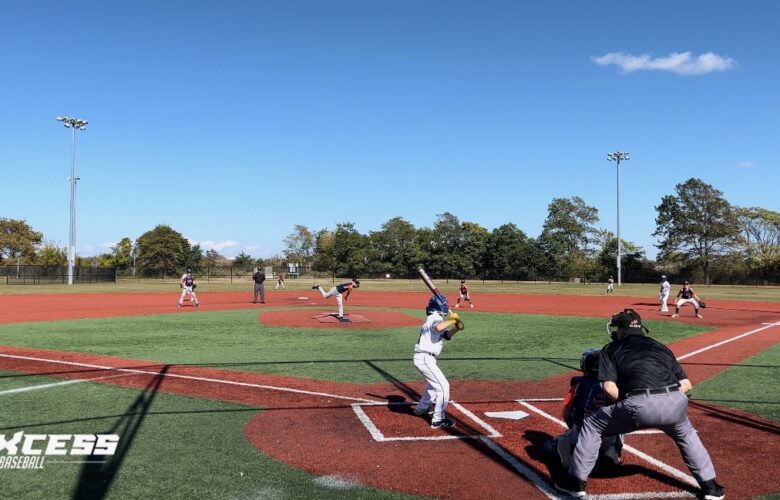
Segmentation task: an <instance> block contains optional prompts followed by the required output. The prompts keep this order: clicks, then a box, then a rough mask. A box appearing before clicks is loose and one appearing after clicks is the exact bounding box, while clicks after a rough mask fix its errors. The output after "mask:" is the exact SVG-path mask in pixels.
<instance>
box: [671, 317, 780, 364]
mask: <svg viewBox="0 0 780 500" xmlns="http://www.w3.org/2000/svg"><path fill="white" fill-rule="evenodd" d="M763 324H764V325H765V326H762V327H761V328H756V329H755V330H751V331H749V332H746V333H743V334H740V335H737V336H736V337H731V338H730V339H726V340H722V341H720V342H717V343H715V344H712V345H709V346H707V347H702V348H701V349H699V350H697V351H693V352H689V353H688V354H684V355H682V356H679V357H678V358H677V360H678V361H682V360H683V359H685V358H690V357H691V356H695V355H697V354H699V353H702V352H704V351H709V350H710V349H715V348H716V347H720V346H722V345H723V344H728V343H729V342H734V341H735V340H739V339H741V338H744V337H747V336H748V335H753V334H754V333H758V332H763V331H764V330H766V329H767V328H772V327H773V326H780V322H778V323H763Z"/></svg>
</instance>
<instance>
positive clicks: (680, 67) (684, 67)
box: [591, 52, 737, 75]
mask: <svg viewBox="0 0 780 500" xmlns="http://www.w3.org/2000/svg"><path fill="white" fill-rule="evenodd" d="M591 59H592V60H593V62H595V63H596V64H598V65H599V66H610V65H615V66H617V67H618V68H620V71H621V72H623V73H633V72H634V71H669V72H672V73H677V74H679V75H703V74H705V73H712V72H713V71H728V70H730V69H732V68H734V67H735V66H736V65H737V61H735V60H734V59H732V58H730V57H722V56H720V55H718V54H715V53H714V52H707V53H706V54H701V55H699V56H695V57H694V56H692V55H691V53H690V52H672V53H671V54H669V55H668V56H666V57H652V56H650V55H649V54H642V55H639V56H635V55H632V54H626V53H623V52H610V53H609V54H606V55H603V56H599V57H592V58H591Z"/></svg>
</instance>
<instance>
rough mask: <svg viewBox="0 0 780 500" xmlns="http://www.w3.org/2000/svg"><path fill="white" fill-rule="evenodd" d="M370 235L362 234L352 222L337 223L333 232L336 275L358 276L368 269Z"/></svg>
mask: <svg viewBox="0 0 780 500" xmlns="http://www.w3.org/2000/svg"><path fill="white" fill-rule="evenodd" d="M368 250H369V245H368V237H367V236H364V235H362V234H360V233H359V232H358V231H357V229H355V224H354V223H352V222H344V223H340V224H336V231H334V233H333V258H334V261H335V273H336V276H345V277H356V276H360V275H361V274H364V273H365V272H366V270H367V269H368V254H369V251H368Z"/></svg>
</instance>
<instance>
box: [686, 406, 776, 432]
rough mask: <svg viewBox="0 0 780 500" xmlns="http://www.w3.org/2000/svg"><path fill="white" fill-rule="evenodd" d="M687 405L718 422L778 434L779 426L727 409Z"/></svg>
mask: <svg viewBox="0 0 780 500" xmlns="http://www.w3.org/2000/svg"><path fill="white" fill-rule="evenodd" d="M758 402H759V403H765V401H758ZM769 404H772V403H769ZM688 405H689V406H693V407H695V408H699V409H700V410H703V411H704V412H705V413H707V414H708V415H710V416H711V417H714V418H717V419H720V420H725V421H726V422H731V423H733V424H737V425H741V426H744V427H750V428H751V429H755V430H759V431H762V432H768V433H770V434H780V426H778V425H775V424H772V423H769V422H764V421H761V420H757V419H753V418H750V417H748V416H746V415H743V414H740V413H737V412H734V411H731V410H729V409H728V408H722V407H716V406H711V405H708V404H703V403H702V402H700V401H690V402H689V403H688Z"/></svg>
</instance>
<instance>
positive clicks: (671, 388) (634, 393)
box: [628, 384, 680, 396]
mask: <svg viewBox="0 0 780 500" xmlns="http://www.w3.org/2000/svg"><path fill="white" fill-rule="evenodd" d="M678 389H680V386H679V385H677V384H675V385H667V386H666V387H658V388H657V389H636V390H633V391H631V392H629V393H628V395H629V396H642V395H646V396H652V395H654V394H664V393H666V392H675V391H677V390H678Z"/></svg>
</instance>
